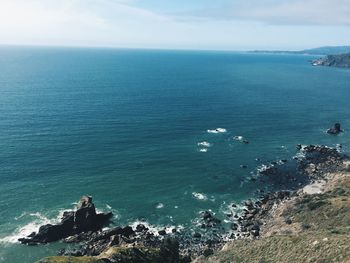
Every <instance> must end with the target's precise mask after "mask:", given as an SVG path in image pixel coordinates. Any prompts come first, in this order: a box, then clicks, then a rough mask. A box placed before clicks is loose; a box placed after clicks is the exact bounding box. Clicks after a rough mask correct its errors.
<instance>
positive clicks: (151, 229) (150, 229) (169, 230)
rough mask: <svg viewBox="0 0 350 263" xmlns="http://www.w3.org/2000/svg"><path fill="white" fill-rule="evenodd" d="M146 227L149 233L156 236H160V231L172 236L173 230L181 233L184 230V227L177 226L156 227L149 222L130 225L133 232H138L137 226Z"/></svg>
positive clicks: (137, 222)
mask: <svg viewBox="0 0 350 263" xmlns="http://www.w3.org/2000/svg"><path fill="white" fill-rule="evenodd" d="M140 224H142V225H144V226H145V227H147V228H148V232H149V233H152V234H153V235H155V236H159V233H158V232H159V231H160V230H165V232H166V233H167V234H171V233H172V230H173V229H174V228H175V229H176V231H177V232H181V231H182V230H183V229H184V226H183V225H177V226H171V225H167V226H155V225H151V224H150V223H148V222H147V221H140V220H137V221H135V222H132V223H130V224H129V225H130V226H131V227H132V229H133V230H136V227H137V225H140Z"/></svg>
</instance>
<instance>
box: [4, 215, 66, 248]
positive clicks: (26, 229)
mask: <svg viewBox="0 0 350 263" xmlns="http://www.w3.org/2000/svg"><path fill="white" fill-rule="evenodd" d="M64 211H67V210H66V209H65V210H62V211H60V212H59V214H58V216H57V217H56V218H52V219H49V218H47V217H46V216H44V215H43V214H41V213H39V212H37V213H29V214H28V213H23V214H22V215H20V216H19V217H15V220H18V219H19V218H23V217H25V216H29V217H31V218H34V220H32V221H30V222H29V223H27V224H26V225H24V226H21V227H18V228H17V229H16V230H15V231H14V232H13V233H12V234H10V235H8V236H5V237H3V238H0V243H12V244H14V243H18V239H19V238H23V237H26V236H28V235H30V234H31V233H33V232H38V231H39V228H40V227H41V226H42V225H46V224H57V223H58V222H59V220H60V219H61V218H62V215H63V212H64Z"/></svg>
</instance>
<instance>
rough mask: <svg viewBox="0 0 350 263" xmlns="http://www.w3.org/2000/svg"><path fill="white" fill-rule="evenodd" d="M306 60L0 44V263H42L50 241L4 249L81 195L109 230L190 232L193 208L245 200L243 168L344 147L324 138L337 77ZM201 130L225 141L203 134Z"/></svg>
mask: <svg viewBox="0 0 350 263" xmlns="http://www.w3.org/2000/svg"><path fill="white" fill-rule="evenodd" d="M310 59H312V57H309V56H301V55H266V54H248V53H235V52H204V51H203V52H199V51H198V52H195V51H152V50H147V51H146V50H118V49H68V48H66V49H65V48H29V47H28V48H25V47H21V48H20V47H16V48H15V47H2V48H0V182H1V183H0V262H33V261H35V260H37V259H38V258H40V257H43V256H46V255H54V254H55V253H56V251H57V249H58V248H59V247H60V246H62V245H61V244H59V243H58V244H52V245H46V246H39V247H35V248H33V247H25V246H21V245H19V244H17V243H13V241H15V240H16V238H17V237H19V236H21V235H23V234H25V233H28V232H29V231H31V230H33V229H34V230H35V228H36V227H37V226H38V225H40V224H43V223H46V222H49V221H50V220H53V219H55V218H57V216H58V215H59V212H60V211H62V210H63V209H69V208H72V207H73V205H72V203H73V202H76V201H77V200H78V199H79V197H80V196H81V195H83V194H90V195H92V196H93V198H94V200H95V204H96V206H97V207H98V208H99V209H100V210H103V211H113V212H114V213H115V215H116V217H115V219H114V222H115V224H127V223H132V222H135V221H137V220H140V219H145V220H147V222H149V223H150V224H152V225H157V226H166V225H182V226H184V227H185V228H191V227H192V226H193V222H194V221H195V219H196V218H198V216H199V214H198V213H199V212H200V211H202V210H204V209H212V210H213V211H214V212H215V213H217V215H218V216H219V217H220V215H223V214H224V211H225V209H226V207H227V206H228V205H229V203H230V202H233V201H235V202H239V201H240V200H242V199H245V198H248V197H250V196H252V194H253V192H254V191H255V190H256V188H257V187H258V186H257V185H256V183H254V182H249V181H247V180H246V178H247V177H249V176H250V172H251V171H254V169H255V168H256V166H257V165H259V163H258V162H256V161H255V158H261V159H262V162H264V161H266V162H268V161H273V160H278V159H281V158H290V157H291V156H293V155H294V154H295V144H298V143H303V144H310V143H313V144H327V145H331V146H334V145H336V144H338V143H341V144H343V146H344V149H345V150H348V149H349V147H350V138H349V136H348V133H347V132H345V133H344V134H342V135H341V136H338V137H332V136H327V135H326V134H325V133H324V131H325V130H326V129H327V128H329V127H330V126H331V125H332V124H333V123H334V122H337V121H339V122H341V123H342V125H343V126H344V128H345V129H350V107H349V98H350V70H346V69H337V68H326V67H312V66H311V65H310V63H309V62H308V61H309V60H310ZM215 128H225V129H227V132H226V133H219V134H213V133H208V132H207V130H208V129H215ZM237 135H241V136H244V137H245V138H246V139H248V140H249V142H250V143H249V144H242V143H239V142H237V141H234V140H233V139H232V138H233V136H237ZM203 141H206V142H209V143H210V144H211V147H209V148H207V152H201V151H200V149H204V148H206V147H200V146H198V145H197V144H198V143H199V142H203ZM241 164H246V165H248V169H241V168H240V165H241ZM260 187H261V186H260ZM193 193H200V194H202V195H203V197H204V198H205V199H204V200H198V199H196V198H195V197H194V196H193ZM160 203H161V204H162V205H163V206H162V205H161V204H160Z"/></svg>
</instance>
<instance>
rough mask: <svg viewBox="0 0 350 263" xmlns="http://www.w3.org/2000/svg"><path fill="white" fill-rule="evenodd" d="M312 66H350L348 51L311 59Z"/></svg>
mask: <svg viewBox="0 0 350 263" xmlns="http://www.w3.org/2000/svg"><path fill="white" fill-rule="evenodd" d="M312 65H313V66H328V67H340V68H350V52H349V53H346V54H339V55H328V56H326V57H323V58H319V59H316V60H313V61H312Z"/></svg>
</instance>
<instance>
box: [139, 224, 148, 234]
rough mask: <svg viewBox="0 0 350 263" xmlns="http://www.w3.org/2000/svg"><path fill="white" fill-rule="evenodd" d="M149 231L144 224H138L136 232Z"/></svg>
mask: <svg viewBox="0 0 350 263" xmlns="http://www.w3.org/2000/svg"><path fill="white" fill-rule="evenodd" d="M147 230H148V228H147V227H146V226H145V225H143V224H138V225H137V226H136V232H144V231H147Z"/></svg>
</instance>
